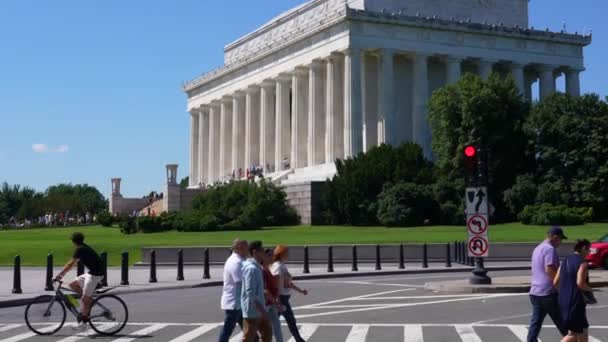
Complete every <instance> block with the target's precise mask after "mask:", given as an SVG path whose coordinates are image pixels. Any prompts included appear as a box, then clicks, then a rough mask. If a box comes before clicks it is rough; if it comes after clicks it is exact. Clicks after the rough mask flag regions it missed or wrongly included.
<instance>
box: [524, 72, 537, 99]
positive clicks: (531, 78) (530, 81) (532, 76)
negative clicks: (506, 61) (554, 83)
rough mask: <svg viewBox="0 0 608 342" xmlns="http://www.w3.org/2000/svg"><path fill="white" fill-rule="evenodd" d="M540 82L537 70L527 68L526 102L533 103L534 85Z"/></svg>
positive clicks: (525, 77) (525, 78)
mask: <svg viewBox="0 0 608 342" xmlns="http://www.w3.org/2000/svg"><path fill="white" fill-rule="evenodd" d="M537 80H538V75H537V73H536V71H535V70H531V69H529V68H526V69H525V70H524V82H525V88H524V96H525V98H526V100H528V101H532V85H534V83H535V82H536V81H537Z"/></svg>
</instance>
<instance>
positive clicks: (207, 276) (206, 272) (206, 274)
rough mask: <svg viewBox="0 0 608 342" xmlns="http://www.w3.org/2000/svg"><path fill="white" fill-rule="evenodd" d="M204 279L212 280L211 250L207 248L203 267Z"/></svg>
mask: <svg viewBox="0 0 608 342" xmlns="http://www.w3.org/2000/svg"><path fill="white" fill-rule="evenodd" d="M203 279H211V275H210V274H209V248H205V260H204V265H203Z"/></svg>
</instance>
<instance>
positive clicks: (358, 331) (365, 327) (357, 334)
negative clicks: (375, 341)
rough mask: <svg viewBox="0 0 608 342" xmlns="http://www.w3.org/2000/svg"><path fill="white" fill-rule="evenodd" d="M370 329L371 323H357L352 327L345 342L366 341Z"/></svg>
mask: <svg viewBox="0 0 608 342" xmlns="http://www.w3.org/2000/svg"><path fill="white" fill-rule="evenodd" d="M368 331H369V324H355V325H353V327H352V329H350V333H348V336H347V337H346V341H345V342H365V339H366V338H367V332H368Z"/></svg>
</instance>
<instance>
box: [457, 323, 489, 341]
mask: <svg viewBox="0 0 608 342" xmlns="http://www.w3.org/2000/svg"><path fill="white" fill-rule="evenodd" d="M454 329H456V332H457V333H458V336H460V339H461V340H462V342H482V341H481V339H480V338H479V336H477V333H476V332H475V329H473V326H472V325H466V324H456V325H454Z"/></svg>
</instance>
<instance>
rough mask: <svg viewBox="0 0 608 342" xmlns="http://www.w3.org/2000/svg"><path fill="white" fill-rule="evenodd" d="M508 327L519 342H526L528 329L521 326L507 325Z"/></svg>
mask: <svg viewBox="0 0 608 342" xmlns="http://www.w3.org/2000/svg"><path fill="white" fill-rule="evenodd" d="M508 327H509V330H511V332H512V333H513V334H514V335H515V336H517V338H518V339H519V340H520V341H521V342H526V340H527V338H528V328H526V327H525V326H522V325H509V326H508Z"/></svg>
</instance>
